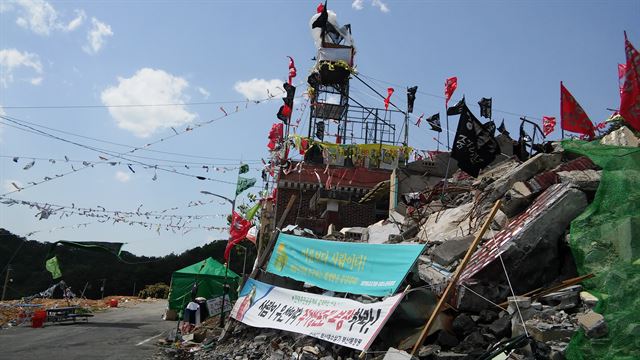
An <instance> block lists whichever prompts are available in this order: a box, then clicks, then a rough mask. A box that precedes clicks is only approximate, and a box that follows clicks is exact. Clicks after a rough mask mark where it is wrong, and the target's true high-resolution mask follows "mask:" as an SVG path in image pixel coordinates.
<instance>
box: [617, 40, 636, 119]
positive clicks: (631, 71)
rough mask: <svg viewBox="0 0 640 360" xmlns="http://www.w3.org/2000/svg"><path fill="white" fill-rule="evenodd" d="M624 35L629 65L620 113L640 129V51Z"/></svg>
mask: <svg viewBox="0 0 640 360" xmlns="http://www.w3.org/2000/svg"><path fill="white" fill-rule="evenodd" d="M624 36H625V39H624V41H625V53H626V54H627V65H626V71H625V77H624V84H623V85H622V89H621V91H620V115H622V117H623V118H624V120H625V121H626V122H627V123H628V124H629V125H631V127H632V128H634V129H635V130H636V131H640V78H639V75H638V71H639V70H640V53H638V50H636V49H635V48H634V47H633V45H631V42H630V41H629V39H627V34H626V33H625V35H624Z"/></svg>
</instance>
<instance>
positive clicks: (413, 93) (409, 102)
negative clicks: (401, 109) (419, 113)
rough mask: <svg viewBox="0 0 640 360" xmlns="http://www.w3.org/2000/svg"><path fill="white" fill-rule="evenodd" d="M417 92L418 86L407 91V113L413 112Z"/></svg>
mask: <svg viewBox="0 0 640 360" xmlns="http://www.w3.org/2000/svg"><path fill="white" fill-rule="evenodd" d="M416 91H418V86H413V87H410V88H408V89H407V112H408V113H412V112H413V103H414V102H415V101H416Z"/></svg>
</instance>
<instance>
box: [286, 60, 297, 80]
mask: <svg viewBox="0 0 640 360" xmlns="http://www.w3.org/2000/svg"><path fill="white" fill-rule="evenodd" d="M287 57H288V58H289V85H291V80H293V78H294V77H296V75H297V70H296V64H295V62H293V58H292V57H291V56H287Z"/></svg>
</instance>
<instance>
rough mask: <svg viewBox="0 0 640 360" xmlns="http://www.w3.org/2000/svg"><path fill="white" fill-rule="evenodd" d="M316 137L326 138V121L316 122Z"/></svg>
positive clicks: (321, 139)
mask: <svg viewBox="0 0 640 360" xmlns="http://www.w3.org/2000/svg"><path fill="white" fill-rule="evenodd" d="M316 137H317V138H318V139H320V141H323V140H324V121H318V122H317V123H316Z"/></svg>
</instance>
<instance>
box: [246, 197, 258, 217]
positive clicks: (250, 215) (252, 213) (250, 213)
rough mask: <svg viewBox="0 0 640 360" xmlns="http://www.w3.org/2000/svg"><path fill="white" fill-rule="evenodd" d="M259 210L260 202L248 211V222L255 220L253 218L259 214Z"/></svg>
mask: <svg viewBox="0 0 640 360" xmlns="http://www.w3.org/2000/svg"><path fill="white" fill-rule="evenodd" d="M259 209H260V202H257V203H256V204H255V205H253V206H252V207H251V209H249V210H248V211H247V220H249V221H251V220H253V217H254V216H256V213H257V212H258V210H259Z"/></svg>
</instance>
